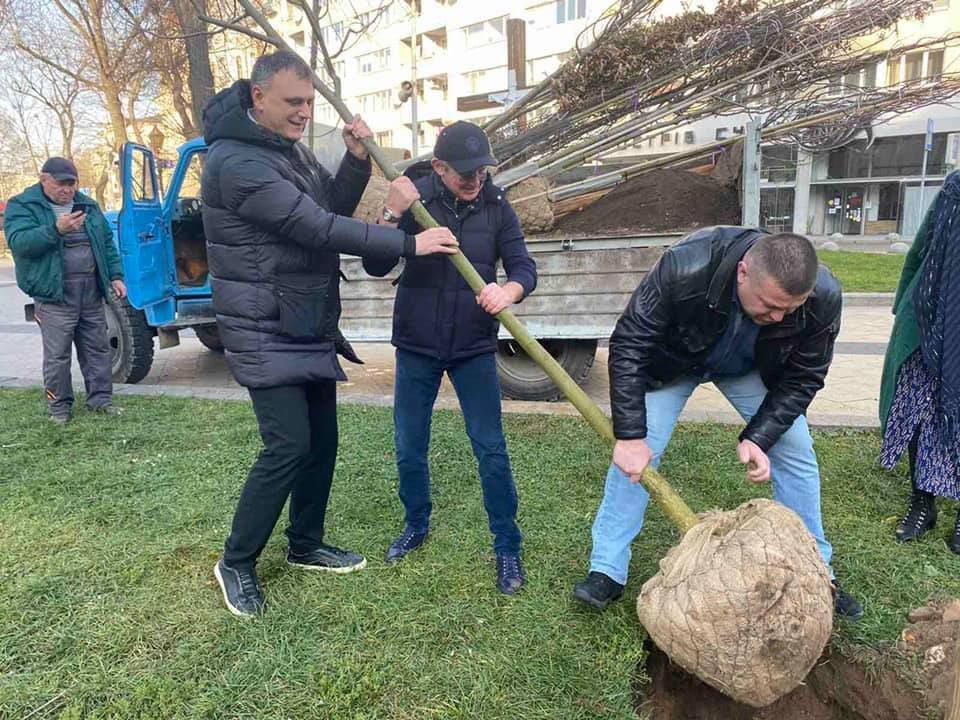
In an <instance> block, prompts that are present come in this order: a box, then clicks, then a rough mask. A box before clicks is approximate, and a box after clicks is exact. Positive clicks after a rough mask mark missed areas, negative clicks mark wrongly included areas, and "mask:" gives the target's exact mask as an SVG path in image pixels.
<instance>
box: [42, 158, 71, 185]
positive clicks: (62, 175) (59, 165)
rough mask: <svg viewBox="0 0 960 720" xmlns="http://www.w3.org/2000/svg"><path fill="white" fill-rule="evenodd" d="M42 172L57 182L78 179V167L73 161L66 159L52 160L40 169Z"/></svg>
mask: <svg viewBox="0 0 960 720" xmlns="http://www.w3.org/2000/svg"><path fill="white" fill-rule="evenodd" d="M40 172H42V173H47V175H51V176H52V177H53V178H54V179H56V180H76V179H77V166H76V165H74V164H73V160H68V159H67V158H64V157H52V158H50V159H49V160H47V161H46V162H45V163H44V164H43V167H42V168H40Z"/></svg>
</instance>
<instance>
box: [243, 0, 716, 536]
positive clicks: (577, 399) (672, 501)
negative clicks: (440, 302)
mask: <svg viewBox="0 0 960 720" xmlns="http://www.w3.org/2000/svg"><path fill="white" fill-rule="evenodd" d="M238 2H239V3H240V4H241V5H242V6H243V8H244V10H246V11H247V14H249V16H250V17H251V18H252V19H253V20H254V21H255V22H256V23H257V24H258V25H259V26H260V27H261V28H263V30H264V31H265V32H266V33H267V35H268V36H269V37H270V38H271V40H272V41H273V44H275V45H276V46H277V47H280V48H283V49H284V50H291V48H290V46H289V45H288V44H287V43H286V41H284V40H283V38H282V36H281V35H280V34H279V33H278V32H277V31H276V30H275V29H274V28H273V26H272V25H271V24H270V21H269V20H267V18H266V17H265V16H264V15H263V13H261V12H260V10H259V9H258V8H257V7H255V6H254V5H253V3H252V2H251V0H238ZM238 29H239V28H238ZM291 51H292V50H291ZM312 75H313V86H314V87H315V88H316V89H317V92H319V93H320V94H321V95H322V96H323V99H324V100H326V101H327V102H328V103H330V105H331V106H332V107H333V108H334V109H335V110H336V111H337V113H338V114H339V115H340V117H341V118H343V120H344V122H352V121H353V113H351V112H350V110H349V109H348V108H347V106H346V104H345V103H344V102H343V100H342V99H341V98H340V96H339V95H337V94H336V93H334V92H333V91H332V90H331V89H330V88H328V87H327V85H326V83H324V82H323V81H322V80H321V79H320V78H319V77H318V76H317V74H316V73H312ZM363 145H364V147H365V148H366V149H367V152H369V153H370V157H371V158H373V161H374V162H376V163H377V165H379V166H380V169H381V170H382V171H383V174H384V175H385V176H386V178H387V180H394V179H396V178H397V177H398V176H399V173H398V172H397V171H396V170H395V169H394V167H393V165H392V164H391V163H390V162H389V160H388V159H387V158H386V157H385V156H384V154H383V152H382V151H381V150H380V148H379V147H378V146H377V144H376V143H375V142H374V141H373V139H372V138H365V139H364V140H363ZM410 209H411V212H412V213H413V216H414V217H415V218H416V220H417V222H418V223H420V225H421V226H423V227H425V228H433V227H441V225H440V224H439V223H438V222H437V221H436V220H434V219H433V217H432V216H431V215H430V213H429V212H428V211H427V209H426V208H425V207H424V206H423V203H421V202H420V201H419V200H418V201H417V202H415V203H414V204H413V206H412V207H411V208H410ZM447 257H448V258H449V259H450V261H451V262H452V263H453V265H454V267H456V269H457V272H459V273H460V275H462V276H463V278H464V280H466V281H467V284H468V285H470V287H471V289H473V291H474V292H475V293H478V294H479V293H480V291H481V290H482V289H483V288H484V286H485V285H486V282H484V280H483V278H482V277H480V274H479V273H478V272H477V271H476V269H475V268H474V267H473V265H471V264H470V261H469V260H467V258H466V256H465V255H464V254H463V253H460V252H457V253H455V254H453V255H448V256H447ZM497 319H498V320H499V321H500V322H501V323H502V324H503V326H504V327H505V328H506V329H507V330H508V331H509V332H510V334H511V335H513V337H514V339H515V340H516V341H517V342H518V343H519V344H520V347H522V348H523V349H524V351H525V352H526V353H527V354H528V355H529V356H530V357H531V359H533V361H534V362H536V363H537V364H538V365H539V366H540V367H541V368H543V370H544V371H545V372H546V373H547V375H548V376H549V377H550V379H551V380H553V381H554V382H555V383H556V384H557V387H559V388H560V390H561V392H563V394H564V395H565V396H566V397H567V399H568V400H569V401H570V402H571V403H572V404H573V406H574V407H575V408H577V410H579V411H580V414H581V415H583V417H584V419H585V420H586V421H587V422H588V423H589V424H590V427H592V428H593V429H594V430H595V431H596V432H597V434H598V435H600V437H602V438H604V439H605V440H608V441H610V442H613V441H614V440H615V438H614V435H613V424H612V423H611V422H610V418H608V417H607V416H606V415H605V414H604V413H603V411H602V410H601V409H600V408H599V407H598V406H597V404H596V403H595V402H593V400H591V399H590V397H589V396H588V395H587V394H586V393H585V392H584V391H583V388H581V387H580V386H579V385H577V383H576V382H575V381H574V380H573V378H571V377H570V376H569V375H568V374H567V372H566V370H564V369H563V367H562V366H561V365H560V363H558V362H557V361H556V360H555V359H554V358H553V356H552V355H551V354H550V353H548V352H547V351H546V350H545V349H544V347H543V346H542V345H541V344H540V343H539V342H538V341H537V340H536V338H534V337H533V336H532V335H531V334H530V331H529V330H527V328H526V327H525V326H524V325H523V323H522V322H520V320H519V319H517V317H516V315H514V314H513V313H512V312H510V311H509V310H504V311H502V312H500V313H498V314H497ZM641 482H642V483H643V486H644V487H645V488H646V489H647V491H648V492H649V493H650V496H651V497H652V498H653V500H654V502H656V503H657V504H658V505H659V506H660V508H661V509H662V510H663V511H664V513H666V515H667V516H668V517H669V518H670V519H671V520H672V521H673V522H674V523H675V524H676V525H677V527H678V528H680V530H681V531H682V532H686V531H687V530H689V529H690V528H692V527H693V526H694V525H696V524H697V523H698V522H699V520H698V518H697V516H696V514H695V513H694V512H693V511H692V510H691V509H690V507H689V506H688V505H687V504H686V503H685V502H684V501H683V498H681V497H680V495H679V494H678V493H677V491H676V490H674V489H673V488H672V487H671V486H670V484H669V483H668V482H667V481H666V480H665V479H664V478H663V476H662V475H660V473H658V472H657V471H656V470H654V469H653V468H651V467H648V468H647V469H646V470H645V471H644V473H643V477H642V478H641Z"/></svg>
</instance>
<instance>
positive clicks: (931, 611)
mask: <svg viewBox="0 0 960 720" xmlns="http://www.w3.org/2000/svg"><path fill="white" fill-rule="evenodd" d="M909 620H910V624H909V625H907V627H905V628H904V629H903V632H902V633H901V634H900V642H899V643H897V649H898V650H899V651H900V652H902V653H903V654H904V655H906V656H908V657H910V658H911V659H912V660H913V663H914V666H915V667H916V668H917V676H918V679H919V683H920V684H921V686H922V687H923V694H924V698H925V700H926V704H927V707H928V708H929V709H930V711H931V713H932V716H933V717H943V716H944V715H945V714H946V712H947V710H948V709H949V708H950V702H951V699H952V697H953V683H954V677H955V675H956V648H957V640H958V638H960V600H951V601H949V602H947V601H944V602H935V603H931V604H930V605H925V606H923V607H919V608H917V609H915V610H913V611H911V612H910V615H909Z"/></svg>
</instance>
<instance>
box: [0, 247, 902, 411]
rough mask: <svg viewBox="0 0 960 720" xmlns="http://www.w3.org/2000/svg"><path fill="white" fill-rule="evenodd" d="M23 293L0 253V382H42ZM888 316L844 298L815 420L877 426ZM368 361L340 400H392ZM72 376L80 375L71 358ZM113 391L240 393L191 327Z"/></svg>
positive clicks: (374, 359)
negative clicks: (137, 376)
mask: <svg viewBox="0 0 960 720" xmlns="http://www.w3.org/2000/svg"><path fill="white" fill-rule="evenodd" d="M25 302H28V299H27V298H26V297H25V296H24V295H23V294H22V293H21V292H20V291H19V290H18V289H17V287H16V283H15V282H14V277H13V268H12V266H11V264H10V261H9V260H5V259H2V258H0V386H3V385H6V386H23V385H38V384H40V378H41V376H42V374H41V364H40V348H41V344H40V333H39V330H38V328H37V327H36V326H35V325H33V324H30V323H26V322H24V319H23V304H24V303H25ZM892 324H893V317H892V315H891V314H890V310H889V308H888V307H887V306H886V305H865V306H861V305H854V304H851V303H848V304H847V307H846V309H845V311H844V320H843V329H842V331H841V333H840V338H839V341H838V344H837V352H836V356H835V359H834V362H833V366H832V368H831V370H830V374H829V375H828V377H827V384H826V387H825V388H824V389H823V390H822V391H821V392H820V393H819V394H818V395H817V397H816V399H815V400H814V402H813V404H812V406H811V408H810V412H809V414H808V417H809V419H810V421H811V422H812V423H813V424H815V425H820V426H834V427H837V426H852V427H875V426H876V425H877V402H878V396H879V384H880V373H881V370H882V367H883V352H884V349H885V347H886V341H887V338H888V337H889V334H890V328H891V326H892ZM358 351H359V352H360V355H361V357H363V358H364V360H365V361H366V364H365V365H363V366H361V367H358V366H351V365H349V364H347V365H346V370H347V374H348V375H349V377H350V379H349V381H348V382H345V383H342V384H341V385H340V387H339V391H340V398H341V400H342V401H344V402H351V403H364V404H374V405H390V404H391V402H392V391H393V349H392V348H391V347H390V346H389V345H387V344H373V343H370V344H362V345H359V346H358ZM606 361H607V352H606V349H605V348H601V349H600V350H599V351H598V353H597V359H596V362H595V363H594V367H593V369H592V370H591V372H590V374H589V376H588V377H587V380H586V382H585V384H584V389H585V390H586V391H587V394H588V395H590V397H591V398H592V399H593V400H594V401H595V402H597V403H598V404H599V405H601V407H603V408H604V409H605V410H608V411H609V386H608V383H607V367H606ZM74 379H75V381H79V380H80V379H81V376H80V373H79V369H78V368H77V366H76V360H74ZM117 393H118V394H125V393H131V394H174V395H193V396H197V397H209V398H223V399H246V397H247V396H246V393H245V391H244V390H243V389H242V388H240V387H239V386H237V384H236V383H235V382H234V381H233V378H232V377H231V376H230V373H229V371H228V370H227V368H226V365H225V363H224V360H223V357H222V356H221V355H218V354H216V353H212V352H210V351H209V350H207V349H206V348H204V347H203V346H202V345H201V344H200V341H199V340H197V339H196V338H195V337H193V336H192V334H190V333H189V332H185V333H181V344H180V346H179V347H176V348H171V349H168V350H158V351H157V352H156V355H155V360H154V365H153V368H152V370H151V372H150V374H149V375H148V376H147V377H146V378H145V379H144V380H143V381H141V382H140V383H139V384H138V385H129V386H118V388H117ZM438 406H440V407H456V396H455V394H454V392H453V388H452V386H451V385H450V383H449V382H448V381H446V380H445V381H444V383H443V386H442V388H441V392H440V397H439V399H438ZM504 408H505V410H506V411H507V412H533V413H539V412H545V413H559V414H576V410H575V409H574V408H572V407H571V406H570V405H569V404H568V403H565V402H556V403H534V402H519V401H507V402H505V403H504ZM683 417H684V419H687V420H715V421H718V422H731V423H739V422H740V419H739V418H738V417H737V415H736V414H735V413H734V412H733V410H732V409H731V408H730V407H729V405H728V404H727V402H726V400H725V399H724V398H723V397H722V396H721V395H720V394H719V392H718V391H717V390H716V389H715V388H714V387H713V386H712V385H704V386H701V387H700V388H699V389H698V390H697V391H696V392H695V393H694V396H693V398H692V399H691V401H690V403H688V405H687V410H686V413H685V414H684V416H683Z"/></svg>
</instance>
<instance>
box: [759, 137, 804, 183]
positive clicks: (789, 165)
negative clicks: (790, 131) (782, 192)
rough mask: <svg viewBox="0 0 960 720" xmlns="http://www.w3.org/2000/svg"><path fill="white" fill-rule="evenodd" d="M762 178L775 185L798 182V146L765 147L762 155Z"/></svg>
mask: <svg viewBox="0 0 960 720" xmlns="http://www.w3.org/2000/svg"><path fill="white" fill-rule="evenodd" d="M760 177H761V178H763V179H764V180H766V181H768V182H773V183H782V182H793V181H794V180H796V179H797V146H796V145H792V144H790V145H764V146H763V150H762V151H761V153H760Z"/></svg>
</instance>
